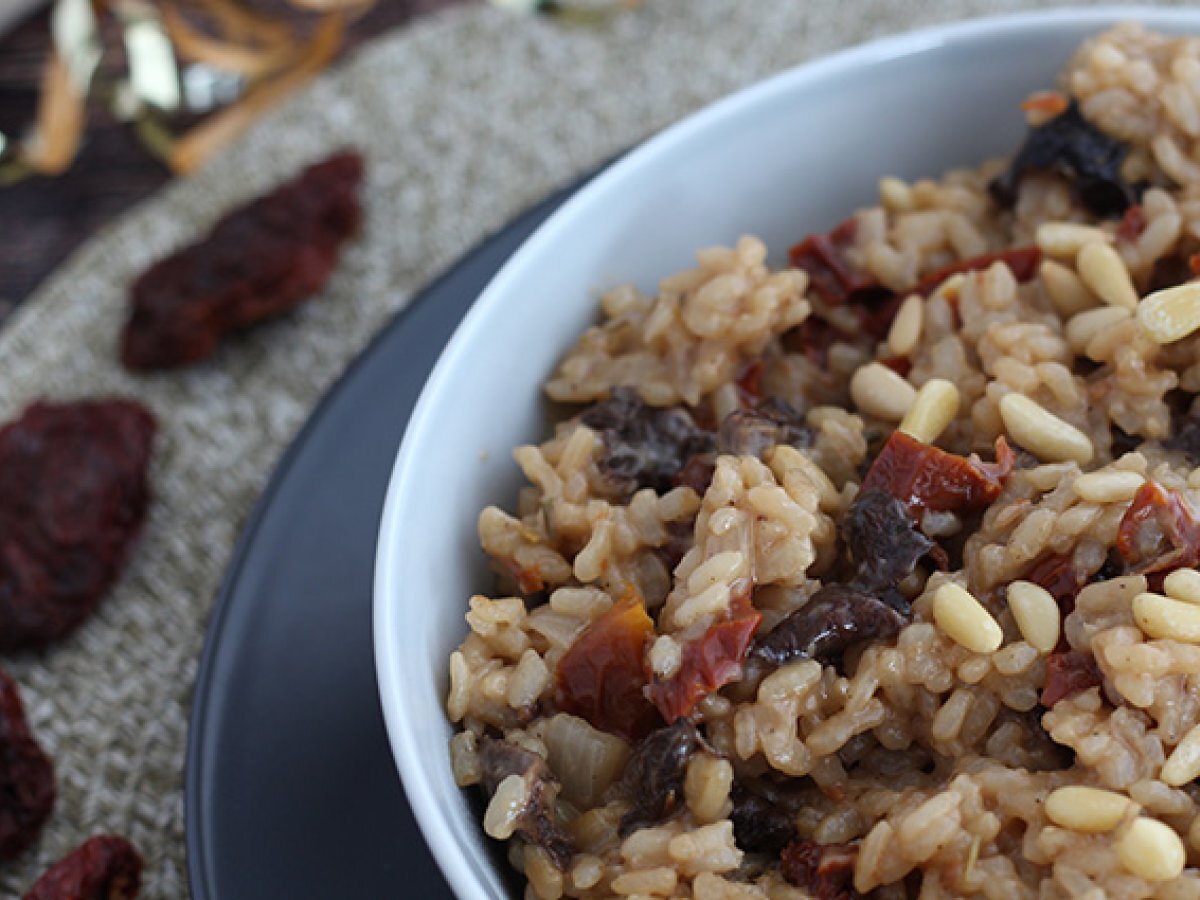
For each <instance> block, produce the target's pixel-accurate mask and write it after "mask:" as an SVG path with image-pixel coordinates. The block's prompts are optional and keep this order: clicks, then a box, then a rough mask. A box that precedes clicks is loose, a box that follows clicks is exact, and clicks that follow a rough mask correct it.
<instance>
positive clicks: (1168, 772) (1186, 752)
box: [1158, 725, 1200, 787]
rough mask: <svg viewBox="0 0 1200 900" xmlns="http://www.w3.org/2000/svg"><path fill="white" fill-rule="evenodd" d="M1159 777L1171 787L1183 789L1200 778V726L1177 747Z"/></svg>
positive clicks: (1185, 736) (1184, 737) (1186, 735)
mask: <svg viewBox="0 0 1200 900" xmlns="http://www.w3.org/2000/svg"><path fill="white" fill-rule="evenodd" d="M1158 777H1159V780H1161V781H1162V782H1163V783H1164V784H1169V785H1171V787H1183V786H1184V785H1185V784H1187V783H1188V782H1189V781H1195V780H1196V779H1197V778H1200V725H1196V726H1195V727H1193V728H1192V730H1191V731H1189V732H1188V733H1187V734H1185V735H1184V736H1183V740H1181V741H1180V742H1179V743H1178V744H1176V745H1175V749H1174V750H1172V751H1171V755H1170V756H1168V757H1167V761H1166V762H1165V763H1163V767H1162V772H1161V773H1160V774H1159V776H1158Z"/></svg>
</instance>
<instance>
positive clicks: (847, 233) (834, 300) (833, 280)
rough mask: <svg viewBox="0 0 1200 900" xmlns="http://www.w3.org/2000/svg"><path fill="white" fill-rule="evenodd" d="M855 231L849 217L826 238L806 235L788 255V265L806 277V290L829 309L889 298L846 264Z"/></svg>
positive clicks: (884, 291) (870, 281) (871, 281)
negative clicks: (847, 251)
mask: <svg viewBox="0 0 1200 900" xmlns="http://www.w3.org/2000/svg"><path fill="white" fill-rule="evenodd" d="M857 231H858V220H857V219H856V218H854V217H853V216H851V217H850V218H849V219H846V221H844V222H842V223H841V224H840V225H838V226H837V227H836V228H834V229H833V231H831V232H829V233H828V234H810V235H809V236H808V237H806V238H805V239H804V240H802V241H801V242H800V243H798V244H796V246H794V247H792V249H791V250H789V251H788V258H789V259H790V260H791V263H792V265H793V266H795V267H796V268H797V269H803V270H804V271H805V272H807V273H808V286H809V289H810V290H811V291H812V292H813V293H815V294H816V295H817V296H818V297H820V298H821V299H822V300H824V301H825V302H826V303H828V304H829V305H831V306H838V305H840V304H842V303H847V302H851V301H852V302H856V303H870V302H872V301H875V300H878V299H880V298H881V297H882V296H886V295H890V294H891V291H889V290H888V289H887V288H885V287H882V286H881V285H880V284H879V282H877V281H876V280H875V279H873V278H872V277H871V276H870V275H868V274H867V273H865V272H862V271H860V270H858V269H856V268H855V267H854V266H852V265H850V263H849V262H848V261H847V260H846V256H845V254H846V249H847V248H848V247H850V245H852V244H853V243H854V236H855V233H856V232H857Z"/></svg>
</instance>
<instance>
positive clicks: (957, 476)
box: [862, 431, 1016, 514]
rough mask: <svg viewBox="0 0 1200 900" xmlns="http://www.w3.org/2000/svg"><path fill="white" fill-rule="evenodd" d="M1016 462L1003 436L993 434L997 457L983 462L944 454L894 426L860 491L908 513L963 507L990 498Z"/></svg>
mask: <svg viewBox="0 0 1200 900" xmlns="http://www.w3.org/2000/svg"><path fill="white" fill-rule="evenodd" d="M1014 465H1016V454H1014V453H1013V452H1012V450H1011V449H1010V448H1009V446H1008V442H1007V441H1005V439H1004V438H1003V436H1001V437H998V438H996V461H995V462H994V463H985V462H982V461H981V460H980V459H979V458H978V457H977V456H974V455H972V456H971V457H970V458H967V457H963V456H958V455H957V454H954V453H947V452H946V451H945V450H942V449H940V448H938V447H934V446H932V445H930V444H925V443H922V442H921V441H918V440H917V439H916V438H914V437H911V436H910V435H907V434H905V433H904V432H903V431H893V432H892V436H891V437H890V438H888V442H887V443H886V444H884V445H883V450H881V451H880V453H879V456H877V457H876V458H875V462H874V463H873V464H872V465H871V468H870V470H869V471H868V472H867V477H866V478H865V479H864V480H863V484H862V490H863V491H864V492H865V491H870V490H881V491H884V492H886V493H888V494H891V495H892V496H893V497H895V498H896V499H898V500H899V501H900V502H901V503H903V504H904V505H905V506H906V507H907V508H908V510H909V513H910V514H916V513H919V512H920V511H921V510H925V509H931V510H934V511H936V512H965V511H969V510H975V509H982V508H983V507H985V506H987V505H988V504H990V503H992V502H993V501H994V500H995V499H996V498H997V497H998V496H1000V491H1001V489H1002V488H1003V487H1004V480H1005V479H1006V478H1007V477H1008V475H1009V473H1010V472H1012V470H1013V466H1014Z"/></svg>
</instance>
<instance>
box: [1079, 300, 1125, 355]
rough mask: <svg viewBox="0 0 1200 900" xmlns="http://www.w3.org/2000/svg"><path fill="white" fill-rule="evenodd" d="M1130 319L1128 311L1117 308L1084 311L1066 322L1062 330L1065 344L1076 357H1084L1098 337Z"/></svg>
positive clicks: (1105, 307)
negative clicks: (1065, 338) (1065, 339)
mask: <svg viewBox="0 0 1200 900" xmlns="http://www.w3.org/2000/svg"><path fill="white" fill-rule="evenodd" d="M1132 317H1133V314H1132V313H1131V312H1130V311H1129V310H1127V309H1122V308H1121V307H1119V306H1101V307H1099V308H1098V309H1089V310H1085V311H1084V312H1081V313H1080V314H1079V315H1077V316H1075V317H1073V318H1072V319H1071V320H1070V321H1069V322H1067V327H1066V328H1065V329H1064V333H1065V334H1066V337H1067V344H1069V345H1070V347H1071V352H1072V353H1074V354H1075V355H1076V356H1086V355H1087V349H1088V346H1089V345H1090V344H1091V343H1092V341H1093V340H1094V339H1095V338H1096V337H1097V336H1098V335H1100V334H1101V333H1102V332H1105V331H1107V330H1108V329H1109V328H1112V327H1113V326H1115V325H1120V324H1121V323H1122V322H1125V321H1128V320H1129V319H1131V318H1132ZM1096 362H1100V360H1096Z"/></svg>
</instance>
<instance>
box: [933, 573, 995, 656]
mask: <svg viewBox="0 0 1200 900" xmlns="http://www.w3.org/2000/svg"><path fill="white" fill-rule="evenodd" d="M933 621H934V622H936V623H937V626H938V628H940V629H941V630H942V631H943V632H944V633H945V634H946V636H947V637H949V638H950V639H951V640H952V641H954V642H955V643H956V644H960V645H962V646H963V647H966V648H967V649H968V650H970V651H972V652H973V653H994V652H995V651H996V650H998V649H1000V643H1001V641H1003V640H1004V633H1003V632H1002V631H1001V630H1000V625H999V624H998V623H997V622H996V620H995V619H993V618H992V614H991V613H989V612H988V611H987V610H986V609H985V608H984V606H983V604H982V603H980V602H979V601H978V600H976V599H975V598H974V597H973V596H972V595H971V593H970V592H969V591H967V590H965V589H964V588H961V587H959V586H958V585H957V584H953V583H948V584H943V585H942V586H941V587H940V588H938V589H937V593H935V594H934V595H933Z"/></svg>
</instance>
